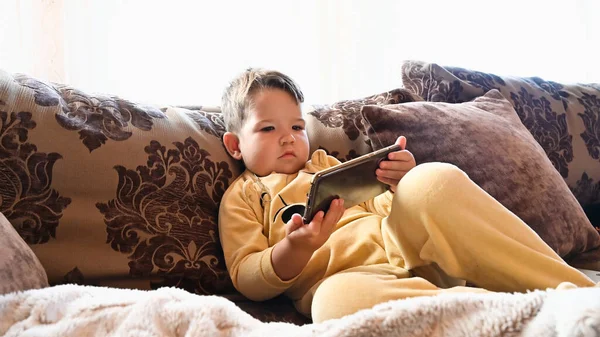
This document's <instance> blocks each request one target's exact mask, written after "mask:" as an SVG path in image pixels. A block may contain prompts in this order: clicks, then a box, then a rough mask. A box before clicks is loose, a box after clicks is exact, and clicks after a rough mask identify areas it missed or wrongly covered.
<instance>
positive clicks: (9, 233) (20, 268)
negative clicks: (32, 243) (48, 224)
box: [0, 200, 48, 295]
mask: <svg viewBox="0 0 600 337" xmlns="http://www.w3.org/2000/svg"><path fill="white" fill-rule="evenodd" d="M0 202H1V200H0ZM47 286H48V278H47V276H46V272H45V271H44V267H42V265H41V263H40V261H39V260H38V258H37V257H36V256H35V254H34V253H33V251H32V250H31V249H30V248H29V246H27V244H26V243H25V241H23V239H21V237H20V236H19V234H18V233H17V232H16V231H15V229H14V228H13V226H12V225H11V224H10V222H8V220H7V219H6V217H5V216H4V215H3V214H2V213H0V295H2V294H8V293H11V292H15V291H23V290H28V289H37V288H44V287H47Z"/></svg>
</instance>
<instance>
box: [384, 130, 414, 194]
mask: <svg viewBox="0 0 600 337" xmlns="http://www.w3.org/2000/svg"><path fill="white" fill-rule="evenodd" d="M396 144H398V145H400V148H401V149H402V150H401V151H396V152H391V153H390V154H388V159H389V160H384V161H382V162H381V163H380V164H379V168H378V169H377V170H375V174H376V175H377V179H378V180H379V181H381V182H382V183H385V184H388V185H390V189H391V190H392V192H396V186H397V185H398V182H399V181H400V179H402V177H404V175H405V174H406V173H407V172H408V171H409V170H410V169H412V168H413V167H415V166H417V163H416V162H415V157H414V156H413V154H412V153H410V151H408V150H405V149H406V137H404V136H400V137H398V140H396Z"/></svg>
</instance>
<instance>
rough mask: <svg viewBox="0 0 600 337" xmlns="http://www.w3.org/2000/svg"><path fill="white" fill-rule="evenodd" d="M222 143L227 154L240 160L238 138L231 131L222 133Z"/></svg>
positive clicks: (240, 153)
mask: <svg viewBox="0 0 600 337" xmlns="http://www.w3.org/2000/svg"><path fill="white" fill-rule="evenodd" d="M223 144H225V148H226V149H227V152H229V155H230V156H232V157H233V158H234V159H237V160H242V152H241V151H240V139H239V138H238V136H237V135H236V134H235V133H233V132H225V134H224V135H223Z"/></svg>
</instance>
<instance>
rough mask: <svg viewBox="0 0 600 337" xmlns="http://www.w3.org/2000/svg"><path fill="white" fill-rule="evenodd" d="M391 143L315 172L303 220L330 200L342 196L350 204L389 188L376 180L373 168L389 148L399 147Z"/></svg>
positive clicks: (325, 207)
mask: <svg viewBox="0 0 600 337" xmlns="http://www.w3.org/2000/svg"><path fill="white" fill-rule="evenodd" d="M399 150H400V146H398V145H393V146H390V147H387V148H383V149H381V150H378V151H375V152H372V153H369V154H366V155H364V156H361V157H358V158H355V159H353V160H350V161H348V162H345V163H342V164H340V165H337V166H335V167H333V168H329V169H326V170H323V171H320V172H317V173H316V174H315V177H313V181H312V183H311V189H310V192H309V194H308V199H307V202H306V211H305V213H304V222H305V223H309V222H310V221H311V220H312V218H313V217H314V216H315V215H316V214H317V213H318V212H319V211H321V210H322V211H324V212H327V210H328V209H329V206H330V204H331V201H333V200H334V199H336V198H342V199H344V207H346V208H349V207H352V206H356V205H358V204H360V203H362V202H365V201H367V200H370V199H372V198H374V197H376V196H378V195H379V194H381V193H383V192H385V191H386V190H387V189H388V185H387V184H384V183H382V182H380V181H379V180H377V176H376V175H375V170H376V169H377V168H378V167H379V163H380V162H381V161H382V160H387V155H388V154H389V153H390V152H394V151H399Z"/></svg>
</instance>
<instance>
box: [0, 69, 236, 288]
mask: <svg viewBox="0 0 600 337" xmlns="http://www.w3.org/2000/svg"><path fill="white" fill-rule="evenodd" d="M0 126H1V128H0V212H2V213H3V214H4V215H5V216H6V217H7V218H8V220H9V221H10V222H11V223H12V224H13V226H14V227H15V228H16V230H17V232H18V233H19V234H20V236H21V237H22V238H23V239H24V240H25V241H26V242H27V243H28V244H30V245H31V247H32V249H33V251H34V252H35V253H36V254H37V256H38V257H39V259H40V261H41V263H42V265H43V266H44V267H45V269H46V272H47V274H48V278H49V280H50V283H52V284H57V283H65V282H75V283H84V284H95V285H107V286H119V287H134V288H141V289H150V288H157V287H160V286H177V287H181V288H185V289H187V290H189V291H192V292H196V293H200V294H213V293H225V292H231V291H233V287H232V285H231V281H230V279H229V276H228V273H227V271H226V268H225V263H224V261H223V258H222V252H221V248H220V244H219V238H218V231H217V214H218V208H219V203H220V200H221V197H222V195H223V193H224V191H225V189H226V188H227V187H228V186H229V184H230V183H231V182H232V181H233V180H234V179H235V178H236V177H237V176H238V175H239V174H240V173H241V172H240V169H241V168H240V166H239V165H238V163H237V162H235V161H234V160H233V159H231V158H230V157H229V156H228V155H227V153H226V152H225V150H224V148H223V144H222V142H221V135H222V134H223V132H224V124H223V121H222V118H221V114H220V113H218V112H215V111H214V109H202V108H196V109H185V108H176V107H164V108H162V109H159V108H157V107H153V106H146V105H143V104H138V103H134V102H131V101H128V100H125V99H122V98H120V97H117V96H111V95H100V94H90V93H86V92H84V91H81V90H79V89H77V88H73V87H70V86H67V85H61V84H53V83H45V82H42V81H39V80H37V79H35V78H32V77H28V76H25V75H19V74H16V75H15V74H10V73H7V72H3V71H0Z"/></svg>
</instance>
